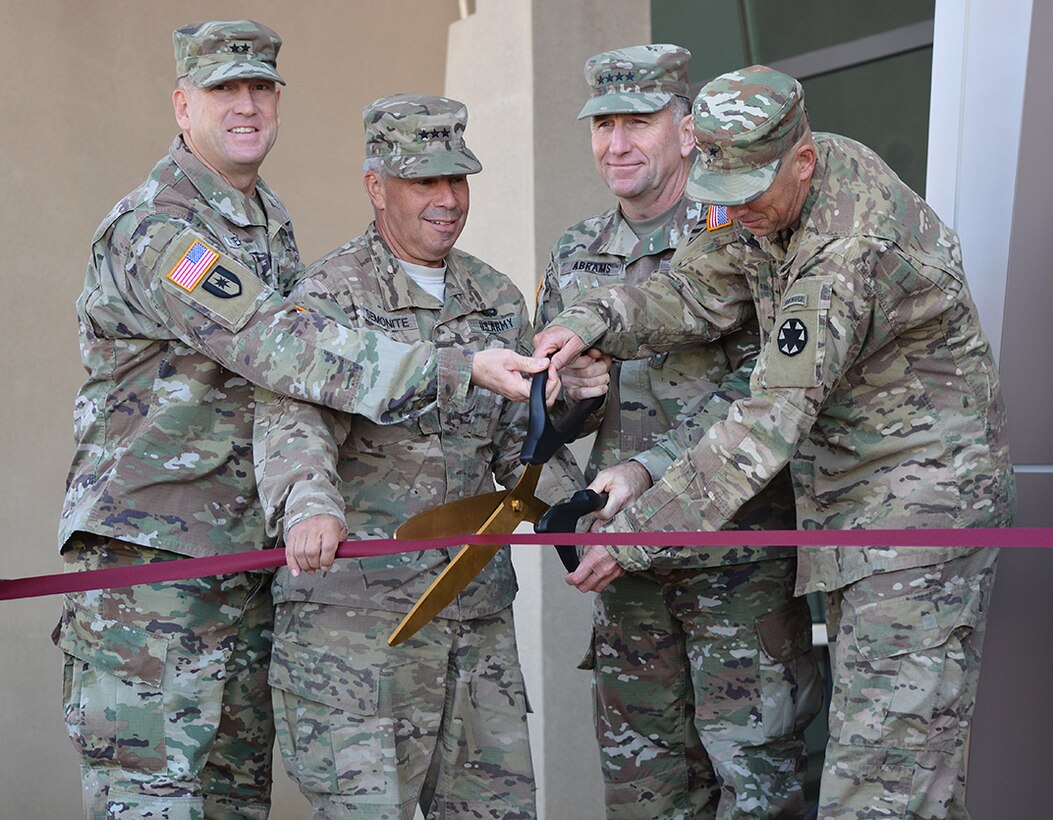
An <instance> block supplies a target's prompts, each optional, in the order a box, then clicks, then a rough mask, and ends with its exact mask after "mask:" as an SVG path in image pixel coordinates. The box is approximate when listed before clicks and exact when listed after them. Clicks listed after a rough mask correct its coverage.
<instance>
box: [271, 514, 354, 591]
mask: <svg viewBox="0 0 1053 820" xmlns="http://www.w3.org/2000/svg"><path fill="white" fill-rule="evenodd" d="M345 535H347V527H346V526H344V522H343V520H342V519H340V518H336V517H334V516H332V515H316V516H313V517H311V518H305V519H304V520H303V521H300V522H299V523H297V524H294V525H293V526H292V527H291V528H290V529H289V532H288V533H286V535H285V563H286V565H288V567H289V571H290V572H291V573H292V574H293V577H294V578H295V577H296V576H297V575H299V574H300V571H301V570H304V571H305V572H311V573H313V572H314V571H315V570H319V569H321V570H330V569H332V568H333V559H334V558H335V557H336V548H337V547H338V546H339V545H340V542H341V541H342V540H343V538H344V536H345Z"/></svg>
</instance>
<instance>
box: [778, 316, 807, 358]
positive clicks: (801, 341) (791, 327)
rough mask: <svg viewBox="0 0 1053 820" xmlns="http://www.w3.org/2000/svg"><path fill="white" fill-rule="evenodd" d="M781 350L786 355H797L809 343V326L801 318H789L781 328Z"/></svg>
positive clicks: (779, 340)
mask: <svg viewBox="0 0 1053 820" xmlns="http://www.w3.org/2000/svg"><path fill="white" fill-rule="evenodd" d="M777 341H778V345H779V352H780V353H782V354H784V355H786V356H796V355H797V354H798V353H800V352H801V351H802V350H804V347H805V345H807V344H808V328H806V327H805V326H804V322H802V321H801V320H800V319H787V320H786V321H785V322H783V323H782V327H780V328H779V338H778V340H777Z"/></svg>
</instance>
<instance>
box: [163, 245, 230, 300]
mask: <svg viewBox="0 0 1053 820" xmlns="http://www.w3.org/2000/svg"><path fill="white" fill-rule="evenodd" d="M217 259H219V254H218V253H216V252H215V251H214V250H212V248H210V247H209V246H208V245H206V244H205V243H204V242H202V241H201V240H200V239H195V240H194V242H193V243H192V244H191V245H190V247H189V248H187V251H186V253H184V254H183V258H182V259H180V260H179V261H178V262H177V263H176V266H175V267H174V268H172V270H171V271H170V272H169V274H168V278H169V279H171V280H172V281H173V282H175V283H176V284H177V285H179V287H181V288H182V289H183V290H185V291H188V292H189V291H192V290H193V289H194V288H196V287H197V283H198V282H200V281H201V279H202V277H204V275H205V274H206V273H208V269H209V268H211V267H212V265H213V264H215V261H216V260H217Z"/></svg>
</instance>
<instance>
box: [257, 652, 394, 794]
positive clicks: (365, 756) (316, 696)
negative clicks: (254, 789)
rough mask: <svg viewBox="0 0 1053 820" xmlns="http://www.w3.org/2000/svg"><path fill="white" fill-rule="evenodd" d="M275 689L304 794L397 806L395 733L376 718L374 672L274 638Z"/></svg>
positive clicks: (285, 743) (287, 756)
mask: <svg viewBox="0 0 1053 820" xmlns="http://www.w3.org/2000/svg"><path fill="white" fill-rule="evenodd" d="M269 683H270V685H271V690H272V698H273V702H274V718H275V728H276V731H277V734H278V745H279V747H280V749H281V753H282V759H283V761H284V762H285V768H286V771H288V773H289V776H290V777H291V778H292V779H293V780H294V781H296V783H297V784H298V785H299V786H300V789H301V790H302V791H303V792H304V793H305V794H309V793H311V792H314V793H319V794H322V795H341V794H342V795H348V796H354V797H360V798H367V799H365V800H364V801H363V802H370V803H376V802H388V801H387V800H384V801H380V800H378V799H377V798H379V797H382V796H390V797H391V799H392V800H393V801H395V800H397V795H398V789H397V781H396V779H395V778H396V751H395V734H394V727H393V726H392V725H391V721H385V720H381V719H380V715H379V714H378V701H379V690H380V671H379V670H378V669H377V668H376V667H373V666H365V667H364V668H362V667H354V668H352V667H351V666H350V665H349V663H348V661H347V660H346V659H345V658H342V657H338V656H337V655H333V654H329V653H326V652H322V651H319V650H318V649H315V648H313V647H310V646H306V645H304V644H299V643H296V642H294V641H290V640H288V639H286V638H283V637H281V636H278V635H276V636H275V638H274V647H273V650H272V654H271V667H270V673H269ZM369 798H372V799H369Z"/></svg>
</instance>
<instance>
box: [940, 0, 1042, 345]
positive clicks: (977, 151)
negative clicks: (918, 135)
mask: <svg viewBox="0 0 1053 820" xmlns="http://www.w3.org/2000/svg"><path fill="white" fill-rule="evenodd" d="M1031 8H1032V0H997V2H996V1H995V0H936V15H935V30H934V35H933V61H932V64H933V71H932V97H931V102H930V106H929V155H928V171H927V176H926V191H925V199H926V200H927V201H928V202H929V204H930V205H932V207H933V208H934V209H935V210H936V212H937V213H938V214H939V215H940V218H941V219H943V220H944V221H945V222H947V223H948V224H949V225H950V226H951V227H952V228H954V229H955V230H956V231H958V234H959V236H960V237H961V241H962V256H963V257H964V263H965V275H966V277H967V278H968V280H969V288H970V290H971V291H972V294H973V299H974V300H975V301H976V305H977V307H978V308H979V311H980V318H981V321H982V324H983V327H984V330H985V331H986V333H987V336H988V337H989V338H990V340H991V346H992V348H993V349H994V353H995V356H996V357H997V355H998V351H999V349H1000V342H1001V336H1002V325H1003V312H1004V310H1005V290H1006V281H1007V279H1008V274H1009V240H1010V228H1011V225H1012V216H1013V202H1014V197H1015V194H1016V178H1017V164H1018V159H1019V154H1020V130H1021V123H1022V118H1023V108H1024V85H1025V80H1026V78H1027V54H1028V45H1029V41H1030V32H1031Z"/></svg>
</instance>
